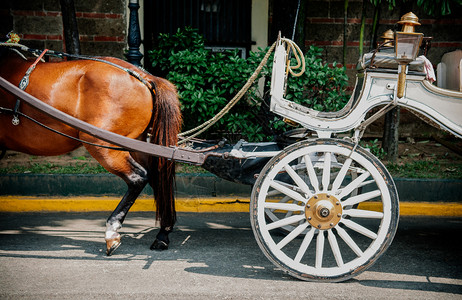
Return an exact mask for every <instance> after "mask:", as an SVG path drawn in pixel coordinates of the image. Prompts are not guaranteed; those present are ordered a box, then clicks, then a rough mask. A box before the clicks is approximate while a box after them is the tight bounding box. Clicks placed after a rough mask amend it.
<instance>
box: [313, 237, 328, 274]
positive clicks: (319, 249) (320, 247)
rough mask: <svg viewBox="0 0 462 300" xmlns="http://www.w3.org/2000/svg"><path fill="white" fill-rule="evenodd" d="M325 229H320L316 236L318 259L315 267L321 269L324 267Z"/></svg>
mask: <svg viewBox="0 0 462 300" xmlns="http://www.w3.org/2000/svg"><path fill="white" fill-rule="evenodd" d="M324 240H325V237H324V231H323V230H320V231H319V233H318V237H317V238H316V261H315V265H314V266H315V268H317V269H319V268H321V267H322V258H323V256H324Z"/></svg>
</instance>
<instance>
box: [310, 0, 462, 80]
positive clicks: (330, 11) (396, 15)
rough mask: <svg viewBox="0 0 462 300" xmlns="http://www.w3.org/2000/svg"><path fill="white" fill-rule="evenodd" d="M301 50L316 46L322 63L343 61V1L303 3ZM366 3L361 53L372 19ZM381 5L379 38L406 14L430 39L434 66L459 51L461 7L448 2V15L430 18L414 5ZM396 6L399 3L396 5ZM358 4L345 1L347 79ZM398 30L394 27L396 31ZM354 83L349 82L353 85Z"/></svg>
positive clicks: (354, 52)
mask: <svg viewBox="0 0 462 300" xmlns="http://www.w3.org/2000/svg"><path fill="white" fill-rule="evenodd" d="M305 1H306V3H305V5H306V19H305V28H304V29H305V47H309V46H310V45H316V46H319V47H322V48H323V49H324V60H325V61H326V62H328V63H332V62H334V61H335V62H338V63H341V62H342V57H343V18H344V2H345V1H344V0H305ZM364 1H365V2H366V26H365V45H364V52H368V51H369V49H370V45H371V42H370V40H371V35H372V18H373V15H374V7H373V6H372V4H371V3H370V1H368V0H364ZM384 2H385V1H382V5H381V9H380V12H381V13H380V22H379V26H378V33H379V36H380V35H381V34H382V33H383V32H385V31H386V30H388V29H393V26H394V25H395V24H396V22H397V21H398V20H399V19H400V17H401V16H402V15H404V14H406V13H408V12H410V11H412V12H413V13H415V14H416V15H417V16H418V17H419V22H420V23H421V26H418V27H416V32H422V33H424V35H425V36H426V37H428V36H431V37H433V40H432V47H431V50H430V51H429V52H428V55H427V57H428V58H429V59H430V61H431V62H432V63H433V65H434V66H436V65H437V64H438V63H439V62H440V61H441V57H442V56H443V54H444V53H447V52H450V51H454V50H456V49H462V34H461V32H462V19H461V18H460V16H461V15H462V6H461V5H459V6H457V5H454V3H455V2H452V3H453V5H452V7H451V9H452V13H451V15H448V16H445V17H432V16H429V15H426V14H425V13H424V12H423V10H422V9H420V8H419V7H418V6H417V4H416V2H417V1H407V2H406V3H405V4H403V5H400V6H398V7H396V8H395V9H394V10H392V11H390V10H388V4H387V3H384ZM396 2H397V3H399V2H401V1H396ZM361 11H362V0H349V4H348V25H347V37H346V40H347V59H346V67H347V69H348V75H349V77H350V80H351V78H354V74H355V71H354V70H355V67H356V63H357V61H358V58H359V33H360V27H361V26H360V23H361ZM400 29H401V26H399V27H398V30H400ZM353 83H354V82H352V84H353Z"/></svg>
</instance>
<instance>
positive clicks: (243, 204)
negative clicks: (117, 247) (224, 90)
mask: <svg viewBox="0 0 462 300" xmlns="http://www.w3.org/2000/svg"><path fill="white" fill-rule="evenodd" d="M119 201H120V198H116V197H106V196H104V197H72V198H60V197H57V198H46V197H21V196H19V197H18V196H5V197H0V212H45V211H46V212H95V211H108V212H111V211H113V210H114V209H115V207H116V206H117V204H118V203H119ZM249 204H250V200H249V199H248V198H241V197H239V198H236V197H226V198H223V197H222V198H217V197H215V198H177V199H176V201H175V207H176V210H177V211H178V212H196V213H200V212H249ZM358 208H359V209H367V210H376V211H378V210H380V208H381V203H378V202H368V203H361V204H360V205H359V207H358ZM130 211H154V200H153V199H152V198H151V197H149V198H147V197H141V198H139V199H137V200H136V202H135V204H134V205H133V207H132V208H131V209H130ZM400 216H440V217H462V203H445V202H434V203H428V202H401V203H400Z"/></svg>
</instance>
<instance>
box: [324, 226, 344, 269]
mask: <svg viewBox="0 0 462 300" xmlns="http://www.w3.org/2000/svg"><path fill="white" fill-rule="evenodd" d="M327 238H328V240H329V244H330V247H331V249H332V252H333V253H334V257H335V261H336V262H337V266H339V267H341V266H343V258H342V253H341V252H340V247H339V246H338V243H337V238H336V237H335V235H334V233H333V232H332V230H328V231H327Z"/></svg>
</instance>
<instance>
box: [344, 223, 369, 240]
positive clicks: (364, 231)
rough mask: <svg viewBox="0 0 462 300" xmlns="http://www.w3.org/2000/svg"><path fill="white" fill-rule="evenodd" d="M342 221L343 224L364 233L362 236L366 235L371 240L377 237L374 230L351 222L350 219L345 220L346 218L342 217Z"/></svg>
mask: <svg viewBox="0 0 462 300" xmlns="http://www.w3.org/2000/svg"><path fill="white" fill-rule="evenodd" d="M342 223H343V224H345V226H346V227H348V228H350V229H352V230H354V231H356V232H358V233H360V234H362V235H364V236H367V237H368V238H371V239H373V240H375V239H376V238H377V234H375V233H374V232H372V231H370V230H369V229H367V228H366V227H364V226H362V225H359V224H358V223H356V222H353V221H351V220H347V219H343V220H342Z"/></svg>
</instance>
